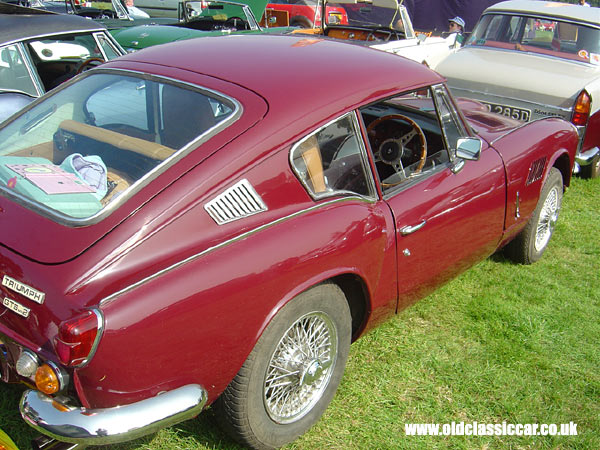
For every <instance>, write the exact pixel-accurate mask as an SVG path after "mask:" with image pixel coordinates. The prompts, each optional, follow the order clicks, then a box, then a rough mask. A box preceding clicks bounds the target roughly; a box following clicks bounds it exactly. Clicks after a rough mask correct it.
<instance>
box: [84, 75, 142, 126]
mask: <svg viewBox="0 0 600 450" xmlns="http://www.w3.org/2000/svg"><path fill="white" fill-rule="evenodd" d="M86 109H87V111H88V113H89V114H90V115H91V117H93V118H94V125H96V126H98V127H103V126H106V125H109V124H114V123H117V124H122V125H129V126H132V127H135V128H139V129H141V130H144V131H148V114H147V113H146V81H144V80H140V79H136V78H129V79H123V80H121V81H118V82H116V83H113V84H111V85H110V86H107V87H105V88H104V89H102V90H100V91H98V93H96V94H94V95H92V96H91V97H90V98H89V100H88V102H87V104H86ZM116 111H118V113H117V112H116Z"/></svg>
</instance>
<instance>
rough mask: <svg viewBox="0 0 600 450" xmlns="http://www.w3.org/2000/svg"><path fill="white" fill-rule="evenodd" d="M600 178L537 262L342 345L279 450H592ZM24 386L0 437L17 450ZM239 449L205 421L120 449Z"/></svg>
mask: <svg viewBox="0 0 600 450" xmlns="http://www.w3.org/2000/svg"><path fill="white" fill-rule="evenodd" d="M599 209H600V179H599V180H581V179H579V178H575V179H574V180H573V184H572V187H571V188H570V189H569V190H568V191H567V193H566V195H565V197H564V202H563V209H562V213H561V217H560V220H559V224H558V226H557V229H556V231H555V234H554V236H553V238H552V240H551V241H550V245H549V248H548V249H547V251H546V254H545V255H544V257H543V258H542V260H541V261H539V262H537V263H536V264H534V265H531V266H519V265H515V264H513V263H511V262H509V261H507V260H505V259H504V258H503V257H502V256H501V255H494V256H492V257H491V258H489V259H487V260H485V261H483V262H481V263H480V264H478V265H477V266H476V267H474V268H473V269H471V270H469V271H468V272H466V273H464V274H463V275H462V276H461V277H459V278H457V279H456V280H454V281H452V282H451V283H449V284H448V285H446V286H444V287H443V288H442V289H440V290H439V291H437V292H436V293H434V294H432V295H431V296H429V297H427V298H426V299H423V300H421V301H420V302H419V303H417V304H416V305H414V306H413V307H411V308H409V309H407V310H406V311H404V312H402V313H401V314H400V315H399V316H398V317H396V318H394V319H392V320H391V321H389V322H387V323H385V324H384V325H382V326H380V327H379V328H377V329H376V330H374V331H373V332H371V333H369V334H368V335H366V336H365V337H363V338H362V339H360V340H359V341H358V342H356V343H355V344H353V346H352V349H351V355H350V359H349V362H348V366H347V369H346V373H345V375H344V379H343V381H342V384H341V386H340V388H339V391H338V393H337V395H336V397H335V398H334V400H333V402H332V404H331V406H330V407H329V409H328V410H327V412H326V413H325V415H324V417H323V418H322V419H321V421H320V422H319V423H318V424H317V425H316V426H315V427H313V428H312V429H311V430H310V431H309V432H308V433H307V434H306V435H304V436H303V437H301V438H300V439H299V440H298V441H296V442H294V443H293V444H291V445H289V446H288V447H287V448H289V449H296V450H301V449H323V448H327V449H349V448H359V449H363V448H364V449H374V448H376V449H469V450H471V449H481V450H485V449H515V450H517V449H582V450H583V449H585V450H588V449H590V450H591V449H600V375H599V374H598V370H599V368H600V320H599V319H600V238H599V237H600V225H599V219H600V214H599ZM21 390H22V388H20V387H17V386H1V387H0V392H1V396H0V427H1V428H2V429H4V431H6V432H7V433H8V434H9V435H11V436H12V437H13V439H15V440H16V442H17V444H18V445H19V446H20V447H22V448H26V446H27V444H28V439H30V438H31V436H32V435H33V433H32V432H31V431H30V429H29V427H28V426H27V425H25V424H24V423H23V422H21V420H20V417H19V414H18V412H17V404H18V399H19V396H20V392H21ZM452 421H454V422H461V421H465V422H472V421H477V422H480V423H501V422H503V421H506V422H508V423H539V424H542V423H548V424H550V423H557V424H560V423H568V422H570V421H573V422H575V423H577V425H578V427H577V430H578V432H579V435H578V436H574V437H564V436H563V437H558V436H554V437H552V436H535V437H525V436H464V437H463V436H446V437H442V436H439V437H437V436H436V437H434V436H431V437H411V436H406V435H405V434H404V424H405V423H407V422H408V423H411V422H412V423H442V424H443V423H450V422H452ZM114 448H118V449H123V450H134V449H139V450H141V449H148V450H150V449H151V450H158V449H169V450H172V449H199V450H200V449H233V448H238V447H237V446H236V445H235V444H234V443H233V442H232V441H231V440H230V439H229V438H228V437H227V436H226V435H225V434H223V433H222V432H221V431H220V430H219V429H218V428H217V426H216V424H215V419H214V417H213V416H212V413H211V412H210V410H209V411H207V412H205V413H203V414H201V416H200V417H199V418H198V419H196V420H192V421H188V422H185V423H182V424H179V425H176V426H173V427H171V428H169V429H165V430H162V431H160V432H159V433H157V434H155V435H152V436H149V437H146V438H143V439H139V440H137V441H134V442H132V443H129V444H124V445H121V446H115V447H114Z"/></svg>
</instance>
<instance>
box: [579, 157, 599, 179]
mask: <svg viewBox="0 0 600 450" xmlns="http://www.w3.org/2000/svg"><path fill="white" fill-rule="evenodd" d="M581 176H582V177H583V178H598V177H600V155H597V156H596V157H595V158H594V159H592V163H591V164H588V165H587V166H583V167H582V168H581Z"/></svg>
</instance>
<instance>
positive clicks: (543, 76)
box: [436, 0, 600, 178]
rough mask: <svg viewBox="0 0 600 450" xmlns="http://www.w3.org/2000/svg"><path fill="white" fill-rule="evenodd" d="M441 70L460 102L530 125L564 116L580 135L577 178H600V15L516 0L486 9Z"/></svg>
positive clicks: (585, 9) (587, 9) (596, 10)
mask: <svg viewBox="0 0 600 450" xmlns="http://www.w3.org/2000/svg"><path fill="white" fill-rule="evenodd" d="M436 70H437V71H438V72H439V73H441V74H442V75H444V76H445V77H446V78H447V79H448V85H449V86H450V88H451V89H452V91H453V93H454V95H455V96H458V97H468V98H472V99H475V100H478V101H480V102H482V103H484V104H485V105H487V107H488V109H489V110H490V111H493V112H496V113H498V114H502V115H504V116H509V117H512V118H514V119H518V120H521V121H523V122H529V121H532V120H537V119H541V118H544V117H549V116H559V117H561V118H563V119H565V120H567V121H570V122H572V123H573V124H574V125H575V126H576V127H577V128H578V130H579V136H580V147H579V152H578V155H577V164H576V167H575V172H580V173H581V175H583V176H584V177H590V178H595V177H598V176H600V150H599V146H600V8H590V7H584V6H578V5H568V4H566V3H557V2H546V1H530V0H516V1H505V2H501V3H497V4H496V5H493V6H491V7H489V8H487V9H486V10H485V11H484V12H483V14H482V16H481V18H480V20H479V22H478V24H477V25H476V27H475V29H474V30H473V32H472V33H471V36H470V37H469V39H468V40H467V42H466V43H465V46H464V47H463V48H461V49H460V50H458V51H457V52H455V53H454V54H453V55H450V56H449V57H448V58H447V59H445V60H444V61H442V62H441V63H440V64H439V65H438V66H437V67H436Z"/></svg>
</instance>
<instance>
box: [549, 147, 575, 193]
mask: <svg viewBox="0 0 600 450" xmlns="http://www.w3.org/2000/svg"><path fill="white" fill-rule="evenodd" d="M552 167H555V168H556V169H558V170H559V171H560V173H561V175H562V179H563V185H564V187H569V185H570V184H571V173H572V172H571V161H570V160H569V154H568V153H567V152H565V153H562V154H561V155H560V156H558V157H557V158H556V159H555V160H554V161H552V162H551V165H550V167H549V168H548V173H549V172H550V169H551V168H552ZM546 176H548V175H547V174H546Z"/></svg>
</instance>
